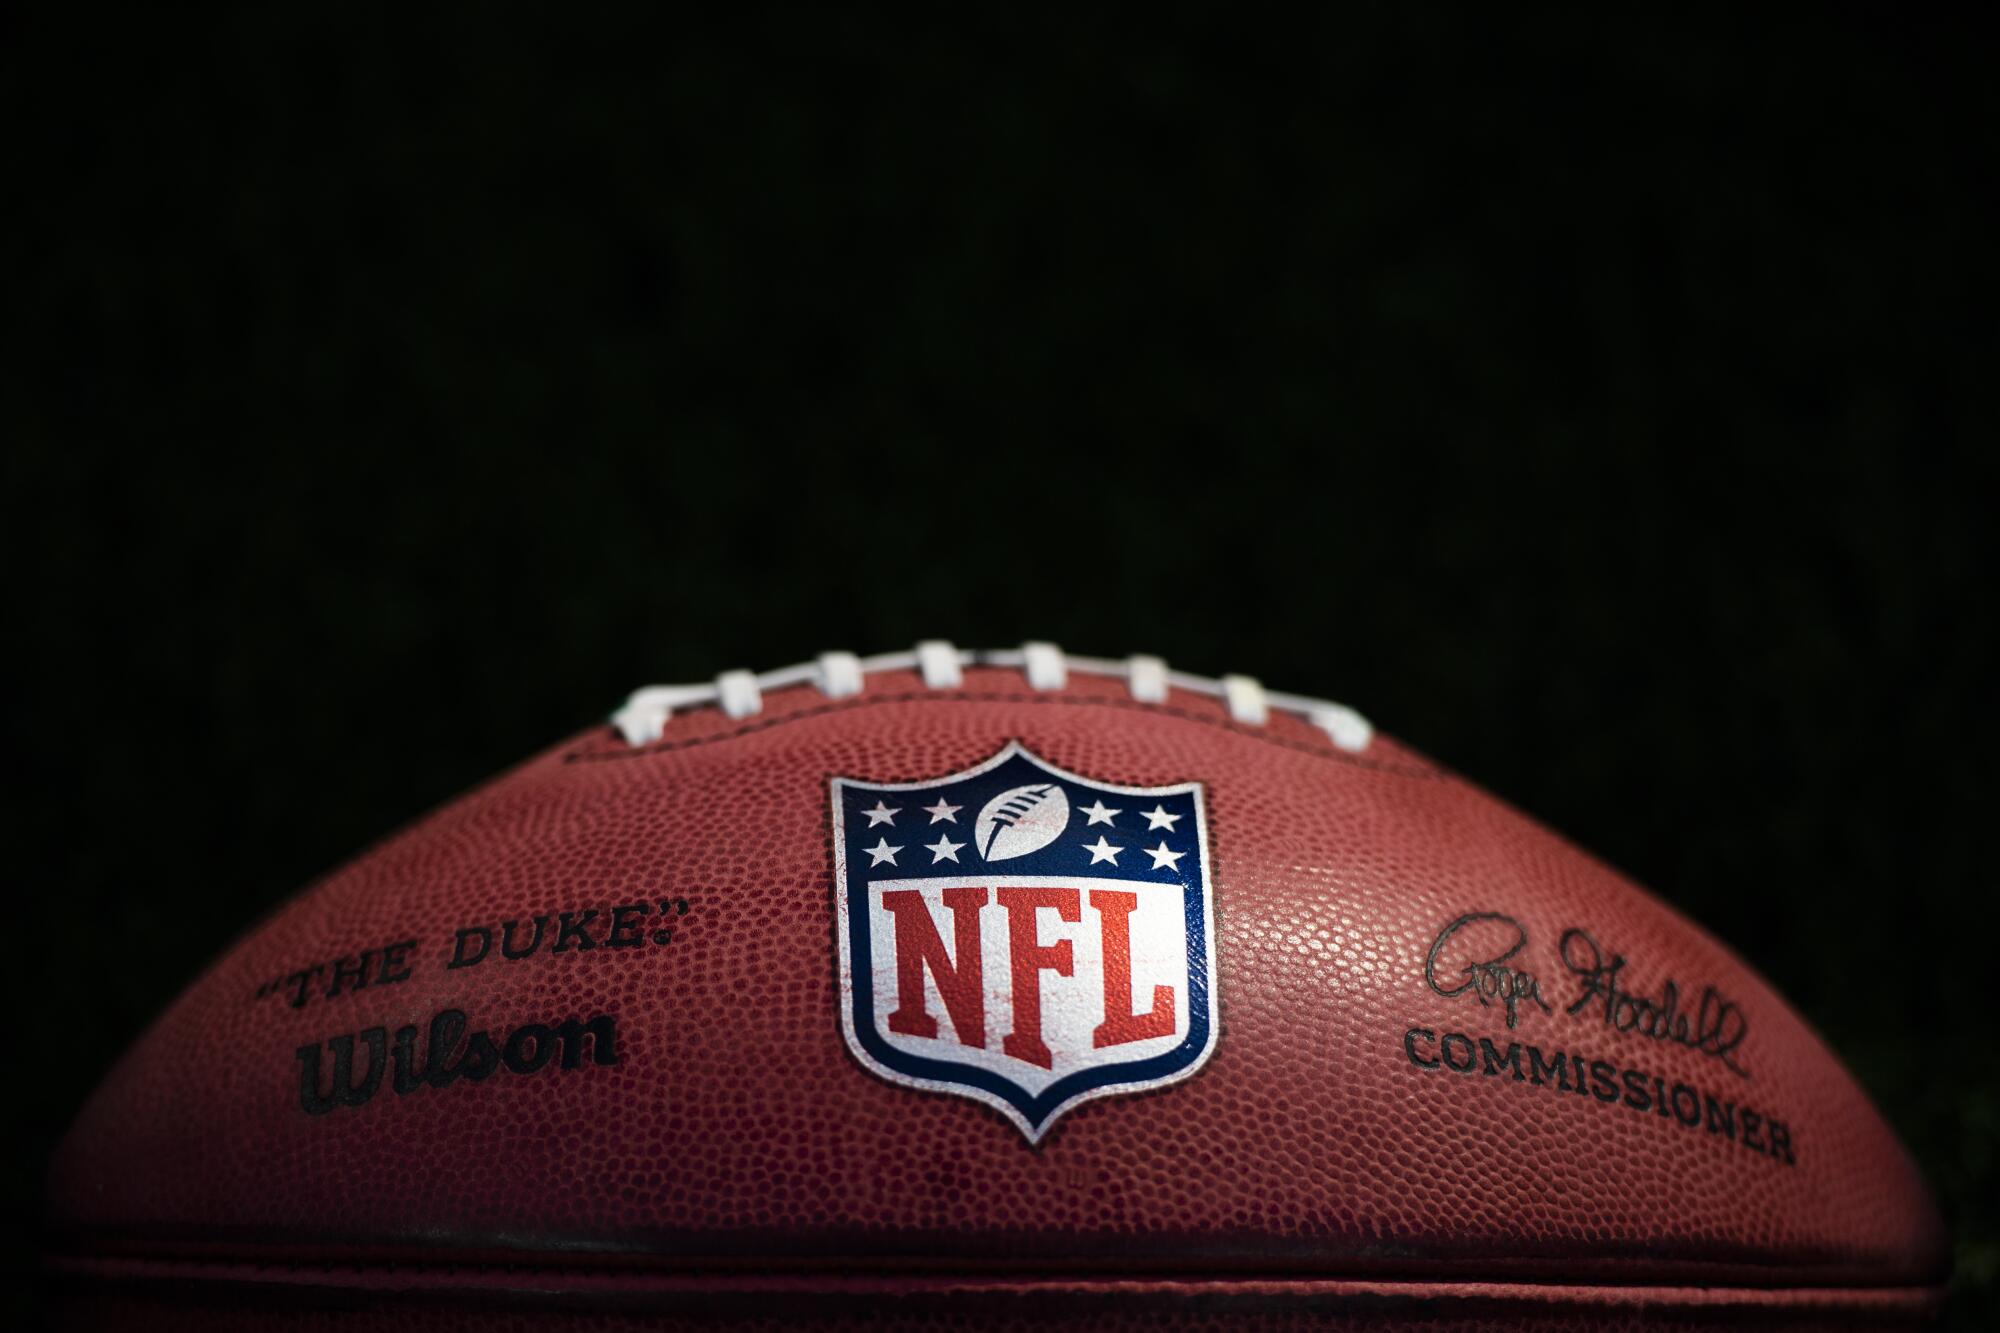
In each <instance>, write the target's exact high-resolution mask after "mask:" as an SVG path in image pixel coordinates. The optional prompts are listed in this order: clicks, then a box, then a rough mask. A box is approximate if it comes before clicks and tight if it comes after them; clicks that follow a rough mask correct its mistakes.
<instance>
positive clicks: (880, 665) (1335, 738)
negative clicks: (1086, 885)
mask: <svg viewBox="0 0 2000 1333" xmlns="http://www.w3.org/2000/svg"><path fill="white" fill-rule="evenodd" d="M970 666H983V667H1010V668H1015V669H1018V670H1019V671H1020V672H1021V673H1022V674H1023V675H1024V676H1026V677H1027V679H1028V687H1029V688H1030V689H1034V690H1059V689H1061V688H1062V687H1063V683H1064V682H1065V681H1067V680H1068V679H1069V674H1070V673H1071V672H1072V671H1074V672H1076V673H1078V674H1080V675H1085V676H1111V677H1114V678H1115V679H1118V680H1123V681H1125V682H1126V684H1127V685H1128V687H1129V688H1130V689H1131V691H1132V697H1133V698H1134V699H1136V700H1138V701H1139V702H1140V703H1148V704H1157V703H1164V702H1165V701H1166V698H1167V690H1168V689H1169V688H1170V687H1171V688H1173V689H1178V690H1187V691H1188V692H1190V693H1192V694H1205V695H1208V696H1210V697H1212V698H1217V699H1220V700H1222V702H1223V704H1224V705H1225V706H1226V707H1227V708H1228V709H1229V716H1230V717H1231V718H1232V719H1233V720H1235V721H1237V722H1240V723H1242V724H1244V725H1245V726H1252V727H1261V726H1263V725H1264V724H1265V722H1266V721H1268V720H1269V718H1270V714H1271V710H1272V709H1274V708H1275V709H1277V710H1278V711H1279V712H1282V713H1294V714H1297V715H1298V716H1300V717H1303V718H1304V719H1305V720H1306V721H1308V722H1310V723H1311V724H1312V725H1313V726H1315V727H1318V728H1319V729H1320V730H1321V731H1324V732H1325V733H1326V734H1327V738H1328V739H1330V740H1331V741H1332V742H1333V743H1334V745H1336V746H1337V747H1339V748H1340V749H1342V750H1347V751H1350V752H1359V751H1361V750H1365V749H1367V748H1368V742H1369V741H1370V740H1371V739H1372V738H1373V737H1374V735H1375V729H1374V728H1373V727H1371V726H1370V725H1369V724H1368V719H1367V718H1365V717H1363V716H1361V714H1359V713H1357V712H1355V711H1354V710H1353V709H1352V708H1349V707H1347V706H1346V705H1345V704H1336V703H1329V702H1327V701H1326V700H1324V699H1307V698H1303V697H1301V696H1299V695H1296V694H1278V693H1275V692H1273V691H1270V690H1266V689H1265V688H1264V687H1263V686H1262V685H1260V684H1258V683H1257V682H1256V681H1255V680H1252V679H1251V678H1250V677H1248V676H1224V677H1222V679H1220V680H1211V679H1209V678H1208V677H1207V676H1191V675H1189V674H1187V673H1186V672H1184V671H1169V670H1168V669H1167V664H1166V663H1165V662H1163V661H1161V660H1160V659H1159V658H1157V657H1144V656H1140V657H1128V658H1125V659H1124V660H1123V661H1116V660H1113V659H1111V658H1104V657H1070V656H1068V655H1066V654H1065V653H1064V652H1063V651H1062V650H1061V649H1060V648H1058V647H1056V646H1055V645H1054V644H1052V643H1024V644H1022V645H1021V646H1020V647H1019V648H1002V649H999V650H997V651H992V652H967V651H964V650H962V649H959V648H955V647H953V646H952V645H951V644H949V643H945V642H943V641H942V640H939V639H930V640H926V641H925V642H923V643H920V644H918V645H917V646H916V649H915V651H913V652H907V653H878V654H876V655H875V656H873V657H856V656H855V655H854V654H853V653H821V654H820V655H819V657H818V658H817V659H816V660H814V661H811V662H801V663H799V664H798V665H797V666H788V667H780V668H779V669H778V670H776V671H764V672H756V673H753V672H749V671H725V672H723V673H722V674H721V675H719V676H717V677H716V678H715V679H714V680H713V681H710V682H708V683H707V684H704V685H648V686H645V687H644V688H643V689H638V690H634V691H633V692H632V697H631V698H629V699H627V700H626V701H625V706H624V707H623V708H620V709H619V710H618V711H617V712H615V713H613V714H612V715H611V725H612V726H614V727H616V728H617V729H618V734H619V735H621V736H623V737H624V738H625V740H626V742H627V743H629V744H632V745H647V744H650V743H651V742H653V741H656V740H658V739H659V738H660V734H661V732H663V731H664V730H665V729H666V725H667V719H669V718H671V717H672V716H673V715H674V714H675V713H676V712H680V711H683V710H686V709H689V708H699V707H704V706H707V705H710V704H713V705H715V706H716V707H718V708H720V709H721V710H722V711H723V712H724V713H725V714H727V715H728V716H730V717H737V718H740V717H751V716H753V715H755V714H756V713H758V712H760V711H761V710H762V709H763V707H764V693H765V691H767V690H778V689H783V688H785V687H786V686H788V685H815V686H818V687H819V691H820V693H822V694H824V695H825V696H826V697H827V698H829V699H841V698H845V697H847V696H848V695H852V694H859V693H860V692H861V678H862V677H863V676H865V675H867V674H868V673H869V672H873V671H912V670H914V671H915V672H917V673H918V675H919V676H921V677H922V678H923V682H924V685H925V686H926V688H929V689H933V690H949V689H955V688H957V687H958V685H959V684H960V683H961V682H962V680H963V676H962V674H961V673H962V671H963V669H964V668H965V667H970Z"/></svg>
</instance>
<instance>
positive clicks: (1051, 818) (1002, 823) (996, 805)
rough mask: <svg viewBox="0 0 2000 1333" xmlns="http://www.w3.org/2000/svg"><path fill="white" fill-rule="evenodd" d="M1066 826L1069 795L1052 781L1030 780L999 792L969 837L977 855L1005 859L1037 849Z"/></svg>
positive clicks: (990, 858)
mask: <svg viewBox="0 0 2000 1333" xmlns="http://www.w3.org/2000/svg"><path fill="white" fill-rule="evenodd" d="M1068 825H1069V797H1068V796H1066V795H1065V794H1064V793H1063V789H1062V788H1061V787H1058V786H1056V785H1055V784H1054V783H1052V782H1032V783H1029V784H1028V785H1027V786H1025V787H1014V788H1012V789H1010V790H1008V791H1003V792H1001V793H1000V794H999V795H998V796H995V797H994V798H993V799H992V800H990V801H988V802H987V803H986V808H985V809H984V810H981V811H980V812H979V822H978V823H977V824H975V825H974V826H973V831H972V837H973V840H974V841H975V842H976V843H978V845H979V854H980V855H981V856H983V857H985V858H986V859H987V860H989V861H1006V860H1010V859H1012V858H1013V857H1016V856H1026V855H1027V854H1028V853H1030V852H1039V851H1040V850H1042V848H1044V847H1046V846H1048V845H1049V844H1050V843H1052V842H1054V841H1055V840H1056V839H1057V838H1059V837H1061V836H1062V831H1063V829H1065V828H1066V827H1068Z"/></svg>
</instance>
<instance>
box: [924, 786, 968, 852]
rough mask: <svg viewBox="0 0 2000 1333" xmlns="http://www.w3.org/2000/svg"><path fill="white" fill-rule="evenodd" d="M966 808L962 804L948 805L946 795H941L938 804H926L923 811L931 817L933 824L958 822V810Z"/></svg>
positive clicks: (961, 844)
mask: <svg viewBox="0 0 2000 1333" xmlns="http://www.w3.org/2000/svg"><path fill="white" fill-rule="evenodd" d="M964 808H965V807H964V806H962V805H947V804H945V799H944V797H942V796H940V797H938V803H937V804H936V805H927V806H924V807H923V811H924V813H925V814H927V815H929V816H930V817H931V823H933V824H937V823H945V824H956V823H957V822H958V819H957V815H958V812H959V811H961V810H963V809H964ZM959 845H960V846H961V847H962V846H964V845H965V844H963V843H960V844H959Z"/></svg>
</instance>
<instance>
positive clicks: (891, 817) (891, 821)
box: [861, 797, 903, 828]
mask: <svg viewBox="0 0 2000 1333" xmlns="http://www.w3.org/2000/svg"><path fill="white" fill-rule="evenodd" d="M861 813H862V814H864V815H867V816H868V827H869V828H874V827H875V826H876V825H877V824H887V825H889V826H890V827H891V828H894V827H895V826H896V816H897V815H899V814H901V813H903V807H902V806H900V805H890V804H888V803H887V802H885V801H883V800H881V799H880V798H879V797H878V798H877V799H876V801H875V808H874V809H873V810H863V811H862V812H861Z"/></svg>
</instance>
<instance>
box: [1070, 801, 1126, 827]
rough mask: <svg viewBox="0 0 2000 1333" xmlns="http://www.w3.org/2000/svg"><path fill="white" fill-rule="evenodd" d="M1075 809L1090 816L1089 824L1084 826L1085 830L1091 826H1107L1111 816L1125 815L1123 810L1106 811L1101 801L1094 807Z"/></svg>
mask: <svg viewBox="0 0 2000 1333" xmlns="http://www.w3.org/2000/svg"><path fill="white" fill-rule="evenodd" d="M1077 809H1079V810H1081V811H1083V813H1084V814H1086V815H1088V816H1090V819H1089V822H1088V823H1086V824H1085V825H1084V827H1085V828H1089V827H1090V825H1091V824H1109V823H1111V816H1113V815H1122V814H1124V813H1125V812H1124V811H1123V810H1106V809H1105V808H1104V802H1103V801H1102V800H1099V801H1098V802H1097V803H1096V804H1095V805H1079V806H1078V807H1077Z"/></svg>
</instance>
